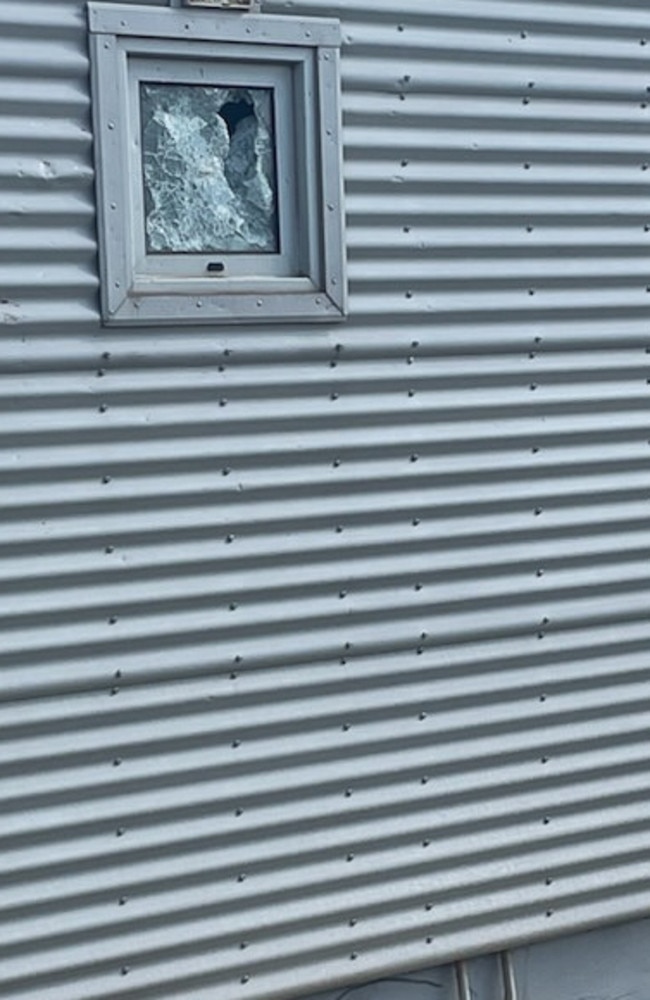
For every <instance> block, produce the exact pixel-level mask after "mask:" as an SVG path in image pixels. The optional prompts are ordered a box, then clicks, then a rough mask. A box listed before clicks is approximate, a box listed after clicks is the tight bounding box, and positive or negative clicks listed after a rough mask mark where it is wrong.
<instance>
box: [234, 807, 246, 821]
mask: <svg viewBox="0 0 650 1000" xmlns="http://www.w3.org/2000/svg"><path fill="white" fill-rule="evenodd" d="M243 815H244V810H243V809H235V816H236V817H237V818H238V819H239V817H240V816H243Z"/></svg>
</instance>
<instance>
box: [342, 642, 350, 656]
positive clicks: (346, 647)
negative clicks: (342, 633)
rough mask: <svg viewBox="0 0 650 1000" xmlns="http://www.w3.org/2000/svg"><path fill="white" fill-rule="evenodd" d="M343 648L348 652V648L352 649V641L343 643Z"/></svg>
mask: <svg viewBox="0 0 650 1000" xmlns="http://www.w3.org/2000/svg"><path fill="white" fill-rule="evenodd" d="M343 648H344V649H346V650H347V651H348V653H349V652H350V650H351V649H352V643H351V642H346V644H345V646H344V647H343Z"/></svg>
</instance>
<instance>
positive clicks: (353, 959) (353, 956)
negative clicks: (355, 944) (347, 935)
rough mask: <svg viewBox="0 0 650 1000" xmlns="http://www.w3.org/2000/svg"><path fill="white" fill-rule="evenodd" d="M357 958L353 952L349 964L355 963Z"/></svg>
mask: <svg viewBox="0 0 650 1000" xmlns="http://www.w3.org/2000/svg"><path fill="white" fill-rule="evenodd" d="M358 957H359V956H358V955H357V953H356V951H353V952H352V953H351V955H350V961H351V962H354V961H356V959H357V958H358Z"/></svg>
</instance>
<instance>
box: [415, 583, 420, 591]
mask: <svg viewBox="0 0 650 1000" xmlns="http://www.w3.org/2000/svg"><path fill="white" fill-rule="evenodd" d="M413 590H422V584H421V583H416V584H415V585H414V587H413Z"/></svg>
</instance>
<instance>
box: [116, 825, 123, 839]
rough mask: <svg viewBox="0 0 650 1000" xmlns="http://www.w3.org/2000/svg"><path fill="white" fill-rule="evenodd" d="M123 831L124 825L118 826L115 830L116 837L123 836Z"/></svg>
mask: <svg viewBox="0 0 650 1000" xmlns="http://www.w3.org/2000/svg"><path fill="white" fill-rule="evenodd" d="M124 832H125V831H124V827H123V826H118V828H117V830H116V831H115V836H116V837H123V836H124Z"/></svg>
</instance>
